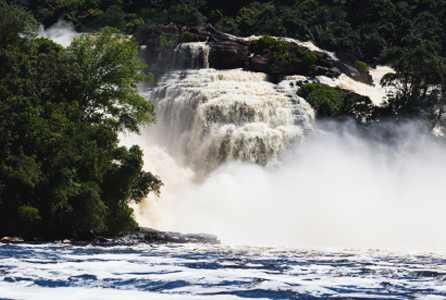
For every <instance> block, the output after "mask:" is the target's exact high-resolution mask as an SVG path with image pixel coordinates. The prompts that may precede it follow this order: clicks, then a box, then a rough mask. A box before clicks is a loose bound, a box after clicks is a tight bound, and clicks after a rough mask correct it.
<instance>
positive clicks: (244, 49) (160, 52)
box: [134, 24, 372, 84]
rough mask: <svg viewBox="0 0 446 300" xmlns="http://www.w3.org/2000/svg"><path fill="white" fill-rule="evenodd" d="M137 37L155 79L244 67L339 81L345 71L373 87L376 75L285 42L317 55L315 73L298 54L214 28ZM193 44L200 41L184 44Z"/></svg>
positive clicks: (170, 28)
mask: <svg viewBox="0 0 446 300" xmlns="http://www.w3.org/2000/svg"><path fill="white" fill-rule="evenodd" d="M134 36H135V38H136V41H137V42H138V43H139V45H140V56H141V58H143V59H144V60H145V61H146V62H147V64H148V70H149V71H150V72H152V73H154V74H155V76H156V77H159V76H160V75H162V74H163V73H164V72H165V71H167V70H169V69H172V68H201V67H210V68H215V69H234V68H243V69H245V70H249V71H256V72H264V73H268V74H283V75H306V76H308V75H313V76H315V75H325V76H327V77H337V76H339V75H340V74H341V73H345V74H346V75H347V76H349V77H351V78H353V79H355V80H357V81H361V82H365V83H368V84H372V77H371V76H370V74H369V73H368V72H360V71H359V70H357V69H356V68H355V67H353V66H354V65H355V63H356V61H357V59H356V58H355V57H354V56H352V55H350V54H347V53H341V54H336V55H335V54H333V53H330V52H326V51H323V50H320V49H317V47H314V45H312V44H310V43H301V42H299V41H296V40H292V39H284V40H283V41H285V42H286V43H288V44H289V45H290V47H291V48H292V49H297V48H299V50H298V51H299V53H303V52H306V51H311V52H313V53H314V54H315V55H317V57H318V59H317V61H316V62H315V68H313V69H312V70H311V71H309V70H308V68H306V67H305V64H304V62H303V61H302V59H301V58H300V57H298V55H296V52H295V51H285V52H280V53H279V52H278V51H277V49H275V47H273V46H271V47H267V48H264V49H261V50H259V46H258V45H257V43H256V41H255V40H256V39H255V38H253V39H252V40H249V39H244V38H238V37H235V36H231V35H228V34H225V33H223V32H220V31H218V30H216V29H215V28H213V27H212V26H211V25H207V26H206V27H204V28H201V27H186V26H179V25H174V24H169V25H164V26H157V27H148V28H144V29H140V30H139V31H138V32H137V33H135V35H134ZM193 42H195V43H196V42H200V43H199V44H197V45H193V46H192V45H190V46H189V47H185V46H184V44H187V43H193ZM181 45H183V46H181ZM312 46H313V47H312Z"/></svg>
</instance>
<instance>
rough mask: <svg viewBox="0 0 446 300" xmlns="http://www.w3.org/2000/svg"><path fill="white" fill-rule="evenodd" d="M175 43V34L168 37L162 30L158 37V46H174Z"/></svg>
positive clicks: (176, 41)
mask: <svg viewBox="0 0 446 300" xmlns="http://www.w3.org/2000/svg"><path fill="white" fill-rule="evenodd" d="M177 44H178V36H177V35H169V37H167V36H166V34H165V33H164V32H162V33H161V34H160V35H159V37H158V46H161V47H167V48H175V46H176V45H177Z"/></svg>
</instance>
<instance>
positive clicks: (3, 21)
mask: <svg viewBox="0 0 446 300" xmlns="http://www.w3.org/2000/svg"><path fill="white" fill-rule="evenodd" d="M36 36H37V21H36V20H35V19H34V17H33V15H32V13H30V12H27V11H26V10H24V9H23V8H20V7H16V6H9V5H0V51H4V50H6V49H7V48H8V47H22V48H24V47H29V45H30V41H31V40H32V39H33V38H35V37H36ZM22 50H24V49H22Z"/></svg>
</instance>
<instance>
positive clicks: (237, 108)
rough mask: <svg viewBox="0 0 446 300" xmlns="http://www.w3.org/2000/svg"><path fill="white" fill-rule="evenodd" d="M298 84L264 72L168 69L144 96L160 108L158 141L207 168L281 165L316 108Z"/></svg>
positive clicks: (156, 130) (310, 122) (200, 167)
mask: <svg viewBox="0 0 446 300" xmlns="http://www.w3.org/2000/svg"><path fill="white" fill-rule="evenodd" d="M291 77H293V76H291ZM291 79H292V80H295V78H291ZM296 89H297V86H296V85H295V84H293V83H292V81H290V80H288V79H287V78H286V77H285V78H284V80H283V81H282V82H281V83H280V84H277V85H276V84H274V83H271V82H269V81H268V75H266V74H264V73H255V72H247V71H243V70H241V69H233V70H215V69H199V70H190V69H189V70H174V71H169V72H167V73H166V74H165V75H164V76H163V77H162V78H161V79H160V80H159V81H158V84H157V86H156V87H155V88H153V89H150V90H148V91H147V92H146V94H145V96H146V98H147V99H149V100H151V101H153V102H154V103H155V105H156V107H157V116H158V124H157V125H156V128H155V129H154V130H152V131H154V132H155V134H156V136H157V138H158V139H159V141H160V142H162V143H163V145H164V146H165V147H166V148H167V149H168V150H169V152H171V153H175V154H176V155H177V156H180V157H183V158H184V161H185V163H186V164H189V165H192V166H194V167H195V168H196V169H197V170H202V171H208V170H211V169H213V168H215V167H217V166H218V165H220V164H222V163H224V162H226V161H231V160H242V161H245V162H252V163H257V164H261V165H265V166H273V165H276V164H278V162H279V158H280V155H281V154H282V153H284V151H285V150H286V149H287V147H288V146H289V145H290V144H292V143H294V142H296V141H299V140H300V139H301V138H302V137H303V134H304V131H305V130H309V129H311V128H312V126H313V120H314V111H313V109H312V108H311V107H310V105H309V104H308V103H307V102H306V101H305V100H303V99H302V98H300V97H298V96H296Z"/></svg>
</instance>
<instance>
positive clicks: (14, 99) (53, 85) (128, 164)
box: [0, 5, 162, 239]
mask: <svg viewBox="0 0 446 300" xmlns="http://www.w3.org/2000/svg"><path fill="white" fill-rule="evenodd" d="M37 24H38V22H37V21H36V20H35V19H34V17H33V16H32V14H31V13H30V12H26V11H25V10H23V9H22V8H19V7H11V6H7V5H0V99H1V102H0V115H1V119H0V145H2V146H1V147H0V236H2V235H20V236H22V237H25V238H33V237H38V238H42V239H55V238H88V237H90V235H91V234H98V233H100V234H104V235H117V234H122V233H124V232H129V231H132V230H134V229H135V228H136V227H137V224H136V222H135V220H134V219H133V216H132V214H133V210H132V209H131V208H130V207H129V206H128V204H129V202H130V201H135V202H138V201H141V200H142V198H144V197H145V196H146V195H147V194H148V193H149V192H155V193H159V189H160V186H161V185H162V182H161V181H160V179H159V178H158V177H156V176H154V175H152V174H151V173H148V172H145V171H143V170H142V166H143V159H142V155H143V154H142V151H141V149H140V148H139V147H138V146H133V147H131V148H130V149H127V148H126V147H121V146H119V145H118V136H117V134H118V132H122V131H128V132H138V126H139V125H144V124H150V123H153V122H154V121H155V113H154V108H153V105H152V103H150V102H147V101H146V100H145V99H143V98H142V97H141V96H139V94H138V90H137V87H136V84H137V83H138V82H141V81H145V80H150V76H149V75H142V74H140V73H139V70H141V69H142V68H144V67H145V65H144V64H143V62H142V61H141V60H139V59H138V58H137V57H136V55H137V52H138V50H137V47H138V46H137V44H136V43H135V42H134V41H133V40H132V39H131V38H127V37H125V36H123V35H120V34H118V33H117V31H116V30H112V29H107V28H105V29H103V30H102V31H101V32H100V33H98V34H94V35H81V36H79V37H77V38H75V39H74V41H73V43H72V44H71V46H69V47H68V48H66V49H63V48H62V47H61V46H59V45H57V44H55V43H53V42H52V41H50V40H47V39H42V38H36V32H37Z"/></svg>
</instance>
